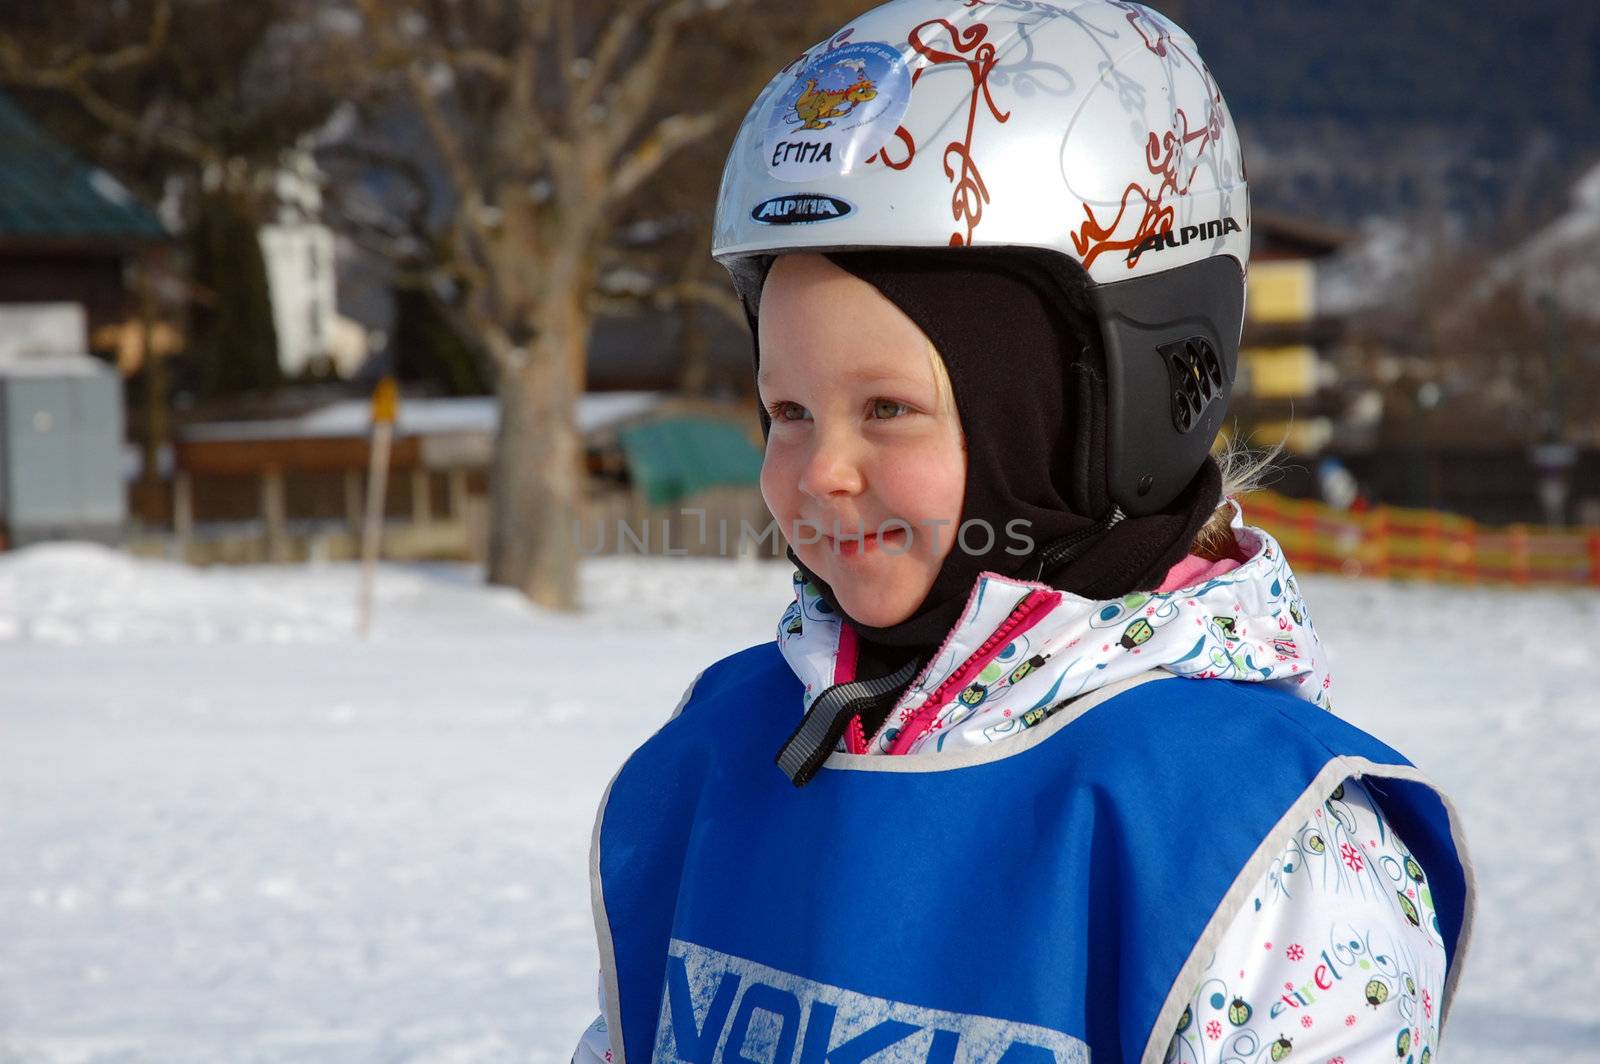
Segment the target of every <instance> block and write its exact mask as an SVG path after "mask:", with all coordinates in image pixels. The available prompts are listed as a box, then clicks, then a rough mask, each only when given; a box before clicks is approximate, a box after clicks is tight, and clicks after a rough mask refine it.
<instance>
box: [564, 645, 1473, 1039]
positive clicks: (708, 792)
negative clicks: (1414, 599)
mask: <svg viewBox="0 0 1600 1064" xmlns="http://www.w3.org/2000/svg"><path fill="white" fill-rule="evenodd" d="M799 705H800V687H799V681H797V680H796V679H795V677H794V675H793V673H792V672H791V671H790V670H789V667H788V665H787V664H786V663H785V662H784V660H783V658H782V656H781V655H780V653H779V651H778V649H777V646H776V644H774V643H767V644H762V645H760V646H756V647H753V648H751V649H749V650H745V651H742V652H740V653H738V654H735V655H733V656H731V657H729V658H726V659H724V660H722V661H720V662H718V663H716V664H715V665H713V666H711V667H710V668H708V669H707V670H706V671H705V672H704V673H703V674H702V675H701V676H700V677H699V678H698V680H697V681H696V683H695V685H694V687H693V688H692V689H691V692H690V694H689V695H688V696H686V699H685V702H684V704H683V705H682V706H681V707H680V711H679V713H678V714H677V715H676V716H674V718H673V719H672V720H671V721H669V722H668V723H667V724H666V725H665V726H664V727H663V728H662V729H661V730H660V731H659V732H658V733H656V735H655V736H654V737H652V738H651V739H650V740H649V741H647V742H646V743H645V744H644V745H643V746H642V747H640V748H639V750H638V751H636V752H635V753H634V754H633V756H632V757H630V758H629V760H628V761H627V763H626V764H625V765H624V766H623V768H622V770H621V771H620V772H619V773H618V775H617V778H616V779H615V780H614V781H613V782H612V786H611V789H610V790H609V792H608V793H607V798H606V800H605V802H604V803H603V805H602V807H601V811H600V816H599V819H598V822H597V824H596V828H595V840H594V849H593V853H592V855H591V861H592V867H593V888H594V903H595V915H596V923H597V927H598V931H599V936H600V953H601V966H602V970H603V978H604V982H605V990H606V998H607V1002H606V1003H607V1016H606V1019H607V1022H608V1024H609V1026H610V1028H611V1040H612V1046H613V1049H614V1051H615V1052H616V1054H617V1055H618V1058H619V1059H618V1060H617V1061H615V1064H626V1062H629V1061H632V1062H634V1064H643V1062H645V1061H657V1062H664V1064H670V1062H677V1061H683V1062H687V1064H725V1062H726V1064H734V1062H749V1064H856V1062H858V1061H867V1060H870V1061H872V1062H873V1064H891V1062H893V1064H901V1062H907V1064H909V1062H913V1061H914V1062H916V1064H1052V1062H1054V1064H1082V1062H1088V1061H1091V1060H1092V1061H1093V1062H1094V1064H1110V1062H1120V1061H1142V1062H1146V1064H1149V1062H1156V1064H1159V1061H1160V1060H1161V1057H1162V1054H1163V1053H1164V1052H1165V1050H1166V1047H1167V1043H1168V1042H1169V1041H1170V1039H1171V1037H1172V1034H1173V1032H1174V1031H1175V1029H1176V1027H1177V1024H1178V1020H1179V1016H1180V1014H1181V1012H1182V1009H1183V1005H1184V999H1185V998H1186V996H1187V994H1188V993H1189V992H1190V991H1191V990H1192V989H1193V986H1194V984H1195V983H1196V982H1197V981H1198V979H1199V974H1200V970H1201V966H1202V965H1203V964H1204V963H1205V961H1206V960H1207V958H1206V957H1205V956H1201V955H1200V951H1199V950H1197V948H1196V944H1197V943H1198V942H1199V941H1200V940H1201V938H1202V936H1203V935H1204V934H1205V933H1206V931H1207V929H1208V928H1210V927H1213V926H1217V927H1224V926H1226V925H1227V924H1228V923H1229V922H1231V920H1232V918H1233V916H1234V915H1236V914H1237V912H1238V911H1239V908H1240V907H1241V906H1242V905H1244V904H1245V902H1246V900H1247V895H1248V892H1249V890H1250V888H1251V886H1252V885H1253V883H1254V882H1255V880H1256V879H1258V878H1259V876H1260V875H1261V874H1262V873H1263V872H1264V871H1265V869H1266V865H1267V862H1269V861H1270V860H1271V859H1272V858H1273V856H1274V854H1275V853H1276V852H1278V851H1279V850H1281V849H1282V846H1283V845H1284V843H1285V842H1286V840H1287V835H1288V833H1289V832H1291V831H1292V830H1293V829H1294V828H1295V827H1296V826H1298V824H1299V823H1301V822H1302V821H1303V820H1304V819H1305V818H1306V817H1308V816H1310V814H1311V811H1312V810H1313V809H1315V808H1316V807H1317V805H1318V804H1319V803H1320V802H1321V801H1322V800H1323V799H1324V798H1326V797H1327V795H1328V794H1330V793H1331V792H1332V791H1333V789H1334V788H1335V787H1336V786H1337V785H1338V784H1339V783H1340V782H1342V781H1343V780H1345V779H1348V778H1352V777H1361V776H1367V777H1380V778H1384V779H1385V780H1386V782H1385V784H1384V786H1383V793H1382V796H1381V798H1380V800H1381V803H1382V805H1383V811H1384V814H1385V816H1387V817H1388V819H1389V821H1390V823H1391V824H1392V825H1393V826H1394V828H1395V830H1396V831H1397V832H1398V833H1399V834H1400V835H1401V837H1403V838H1404V839H1406V841H1407V843H1408V844H1409V845H1410V846H1411V849H1412V852H1413V854H1414V855H1415V856H1416V858H1417V860H1418V861H1420V862H1421V863H1422V866H1423V867H1424V868H1425V869H1427V870H1428V875H1429V881H1430V885H1431V889H1432V892H1433V899H1434V903H1435V912H1436V917H1435V918H1436V920H1438V921H1440V926H1439V928H1438V930H1439V932H1440V935H1441V937H1442V939H1443V941H1444V943H1445V947H1446V951H1447V953H1448V956H1449V958H1450V962H1451V963H1450V972H1449V980H1448V982H1447V984H1446V995H1445V1002H1444V1007H1446V1008H1447V1007H1448V1003H1449V1000H1450V997H1451V994H1450V991H1451V990H1453V988H1454V986H1455V983H1456V980H1457V977H1458V975H1459V972H1458V971H1457V970H1456V968H1457V966H1456V964H1455V958H1456V955H1457V951H1458V949H1459V948H1460V944H1461V943H1460V940H1461V937H1462V930H1463V927H1464V925H1465V923H1466V919H1467V909H1468V905H1469V893H1470V891H1469V886H1468V882H1467V873H1466V870H1465V867H1464V863H1463V860H1462V858H1461V856H1460V854H1459V852H1458V844H1457V842H1456V840H1455V839H1454V837H1453V835H1452V830H1451V819H1450V812H1449V809H1448V807H1447V805H1446V804H1445V802H1444V800H1443V799H1442V797H1441V796H1440V795H1439V794H1438V793H1437V792H1436V791H1435V790H1434V789H1433V788H1432V786H1431V785H1429V784H1428V783H1427V782H1426V781H1425V780H1424V779H1423V778H1422V777H1421V775H1420V773H1418V772H1417V770H1416V769H1415V768H1413V767H1412V766H1411V765H1410V764H1409V763H1408V762H1407V761H1406V760H1405V759H1404V758H1403V757H1401V756H1400V755H1399V754H1398V753H1396V752H1395V751H1394V750H1392V749H1390V748H1389V747H1387V746H1385V745H1384V744H1383V743H1381V742H1379V741H1378V740H1376V739H1374V738H1372V737H1371V736H1369V735H1367V734H1365V733H1364V732H1362V731H1360V730H1359V729H1357V728H1354V727H1352V726H1351V725H1349V724H1347V723H1345V722H1343V721H1341V720H1339V719H1338V718H1337V717H1334V716H1333V715H1332V714H1330V713H1328V712H1327V711H1325V710H1321V709H1318V708H1316V707H1315V706H1313V705H1311V704H1310V703H1308V702H1304V701H1301V700H1299V699H1296V698H1294V697H1292V696H1290V695H1287V694H1283V693H1280V692H1276V691H1272V690H1267V689H1262V688H1259V687H1256V686H1254V685H1251V684H1248V683H1235V682H1230V681H1221V680H1202V681H1192V680H1182V679H1176V678H1168V679H1161V680H1157V681H1155V682H1135V684H1134V685H1132V686H1125V687H1121V688H1111V689H1106V690H1105V691H1102V692H1096V694H1095V695H1091V696H1088V697H1086V698H1084V699H1081V700H1079V702H1077V703H1074V704H1073V705H1071V706H1069V707H1068V708H1066V709H1064V710H1062V711H1060V712H1058V713H1057V714H1056V715H1055V716H1053V717H1051V718H1049V719H1048V720H1046V721H1045V722H1044V723H1042V724H1040V725H1038V726H1036V727H1035V728H1033V729H1031V730H1029V731H1028V732H1026V733H1024V734H1023V735H1021V736H1017V737H1015V738H1009V739H1006V740H1004V741H1002V742H998V743H994V744H992V745H989V746H986V747H981V748H974V749H972V750H970V751H966V750H964V751H958V752H951V753H943V754H940V755H938V756H929V757H884V756H877V757H873V756H852V755H848V754H835V755H833V756H832V757H830V758H829V759H828V761H827V762H826V764H825V765H824V766H823V769H822V771H821V772H819V773H818V775H817V777H816V778H815V779H814V780H813V781H812V782H811V783H810V784H809V785H808V786H807V787H805V788H804V789H797V788H795V787H794V786H793V785H791V784H790V782H789V780H788V779H787V778H786V777H785V776H784V774H783V773H782V772H781V771H780V770H779V769H778V768H777V766H776V765H774V764H773V755H774V753H775V752H776V751H777V749H778V747H779V745H780V744H781V743H782V742H783V740H784V738H785V737H786V736H787V735H788V734H789V732H790V731H791V730H792V729H793V727H794V723H795V712H796V707H798V706H799ZM1219 775H1220V776H1223V777H1225V778H1226V780H1227V785H1226V786H1218V785H1217V779H1218V777H1219ZM884 810H893V811H896V812H897V813H898V817H897V818H896V822H895V825H894V827H893V828H892V829H891V830H888V831H885V830H884V829H883V827H882V820H881V814H882V812H883V811H884ZM1197 827H1199V828H1200V829H1201V830H1196V828H1197ZM934 912H937V913H941V914H949V915H954V916H957V917H958V918H957V919H950V920H943V921H938V922H934V921H926V920H923V919H921V917H923V916H925V915H926V914H928V913H934ZM989 914H993V919H989V918H988V916H989ZM935 923H937V926H934V925H935Z"/></svg>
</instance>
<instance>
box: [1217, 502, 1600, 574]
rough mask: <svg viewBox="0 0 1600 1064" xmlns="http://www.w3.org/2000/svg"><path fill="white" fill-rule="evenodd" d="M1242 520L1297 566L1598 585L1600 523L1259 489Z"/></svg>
mask: <svg viewBox="0 0 1600 1064" xmlns="http://www.w3.org/2000/svg"><path fill="white" fill-rule="evenodd" d="M1241 502H1242V504H1243V506H1244V510H1245V519H1246V520H1247V521H1248V522H1249V523H1250V524H1254V525H1260V526H1261V527H1262V528H1265V529H1266V530H1267V531H1268V532H1271V533H1272V535H1273V536H1274V537H1276V538H1277V540H1278V542H1279V543H1281V544H1283V549H1284V552H1285V553H1286V554H1287V555H1288V556H1289V560H1290V562H1291V563H1292V564H1293V565H1294V567H1295V568H1296V569H1299V570H1302V571H1307V572H1335V573H1343V574H1345V575H1347V576H1375V577H1395V578H1398V579H1402V580H1430V581H1438V582H1441V583H1452V584H1519V585H1525V586H1526V585H1534V584H1540V585H1547V586H1551V585H1554V586H1568V587H1572V586H1587V587H1596V588H1600V528H1586V529H1579V528H1566V529H1562V528H1546V527H1544V526H1542V525H1506V526H1492V525H1480V524H1478V523H1477V522H1476V521H1473V520H1472V519H1471V518H1468V517H1461V516H1459V515H1456V514H1448V513H1443V512H1441V511H1438V510H1409V509H1402V508H1400V507H1397V506H1376V507H1373V508H1371V509H1369V510H1365V511H1354V510H1336V509H1334V508H1333V507H1331V506H1325V505H1323V504H1322V503H1319V502H1311V501H1306V500H1301V499H1290V498H1287V497H1285V496H1283V495H1279V494H1277V493H1276V492H1270V491H1258V492H1255V493H1253V494H1251V495H1249V496H1246V497H1245V498H1244V499H1243V500H1241Z"/></svg>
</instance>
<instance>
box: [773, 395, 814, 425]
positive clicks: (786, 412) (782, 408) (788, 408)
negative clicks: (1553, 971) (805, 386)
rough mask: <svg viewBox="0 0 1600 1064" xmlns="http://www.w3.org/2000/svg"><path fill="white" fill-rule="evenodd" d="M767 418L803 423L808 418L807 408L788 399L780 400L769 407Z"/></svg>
mask: <svg viewBox="0 0 1600 1064" xmlns="http://www.w3.org/2000/svg"><path fill="white" fill-rule="evenodd" d="M767 416H768V417H770V418H772V420H774V421H801V420H804V418H805V417H806V408H805V407H803V406H801V405H800V404H799V403H791V402H789V401H788V400H786V399H784V400H779V401H778V402H776V403H773V404H772V405H771V406H769V407H767Z"/></svg>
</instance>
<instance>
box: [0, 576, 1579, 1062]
mask: <svg viewBox="0 0 1600 1064" xmlns="http://www.w3.org/2000/svg"><path fill="white" fill-rule="evenodd" d="M583 579H584V599H585V604H586V608H585V611H584V613H583V614H582V615H580V616H578V617H575V618H568V617H555V616H551V615H548V614H544V613H542V612H540V611H538V610H536V609H534V608H532V607H530V606H528V605H526V604H525V603H524V602H523V601H521V600H520V599H519V598H518V597H516V596H514V595H511V594H508V593H504V592H499V591H493V590H488V589H485V588H482V587H480V586H478V585H477V584H476V580H475V574H474V573H473V572H472V571H470V570H468V569H466V568H462V567H453V566H393V567H388V568H386V569H384V570H383V572H382V574H381V578H380V582H379V603H378V612H377V630H376V633H375V636H374V638H372V639H371V640H370V641H365V642H363V641H359V640H356V639H354V638H353V637H352V636H351V635H350V634H349V633H350V630H351V627H352V616H353V602H354V587H355V573H354V570H353V569H352V568H349V567H346V566H326V567H315V568H282V569H268V568H255V569H229V570H220V569H219V570H208V571H200V570H193V569H187V568H183V567H179V566H174V565H168V564H163V563H158V562H148V561H134V560H131V559H129V558H126V557H124V556H122V555H120V554H116V553H112V552H110V551H106V550H103V549H100V548H95V547H88V546H81V545H57V546H46V547H38V548H33V549H30V550H26V551H22V552H19V553H16V554H11V555H0V1062H13V1061H43V1062H52V1064H65V1062H88V1061H159V1062H163V1064H166V1062H174V1064H181V1062H189V1061H194V1062H199V1061H205V1062H215V1061H396V1062H399V1061H439V1062H475V1061H500V1060H508V1061H509V1060H517V1061H528V1060H532V1061H536V1062H551V1064H561V1062H564V1061H565V1060H566V1057H567V1054H568V1053H569V1052H570V1051H571V1048H572V1045H573V1042H574V1041H575V1039H576V1037H577V1035H578V1033H579V1031H580V1030H581V1029H582V1027H583V1026H584V1025H585V1024H586V1023H587V1022H588V1020H589V1019H590V1018H591V1017H592V1016H593V1013H594V972H595V964H596V962H595V952H594V944H593V931H592V928H591V925H590V917H589V905H588V884H587V874H586V868H585V855H586V851H587V848H588V841H589V832H590V828H591V825H592V818H593V813H594V808H595V805H596V803H597V801H598V799H599V797H600V793H601V791H602V789H603V788H604V786H605V784H606V782H607V780H608V779H609V778H610V776H611V773H612V772H613V771H614V769H615V768H616V766H617V764H618V763H619V762H620V761H621V759H622V758H623V757H624V756H625V755H626V753H627V752H628V751H629V750H630V749H631V748H632V747H633V746H634V745H636V744H637V743H638V742H639V741H640V740H641V739H642V738H644V737H645V736H646V735H647V734H649V733H650V732H651V731H652V730H653V729H654V728H655V727H656V726H657V724H658V723H659V722H660V721H661V720H662V719H663V718H664V717H665V715H666V714H667V713H668V712H670V710H671V709H672V707H673V706H674V705H675V704H676V702H677V700H678V697H679V695H680V694H681V693H682V690H683V687H684V685H685V684H686V683H687V682H688V681H689V679H690V678H691V677H693V675H694V674H695V672H696V671H698V669H699V668H700V667H702V666H703V665H705V664H706V663H708V662H710V661H712V660H714V659H715V658H717V657H720V656H722V655H724V654H726V653H729V652H731V651H733V650H736V649H739V648H741V647H743V646H747V645H749V644H751V643H753V642H758V641H761V640H764V639H766V638H768V637H769V636H770V632H771V628H772V625H773V623H774V622H775V620H776V618H777V615H778V613H779V612H781V610H782V608H783V605H784V604H785V603H786V601H787V598H788V581H789V573H788V569H787V568H786V567H785V566H783V565H781V564H773V565H761V566H752V567H741V566H739V565H738V564H736V563H732V562H718V561H705V562H702V561H689V560H667V561H660V560H655V561H647V560H643V559H638V558H623V559H606V560H596V561H591V562H590V563H588V564H587V565H586V567H585V570H584V574H583ZM1304 583H1305V586H1306V594H1307V599H1308V601H1309V602H1310V604H1311V606H1312V609H1313V612H1314V615H1315V617H1316V619H1317V622H1318V627H1319V630H1320V631H1321V632H1322V634H1323V635H1324V637H1325V638H1326V639H1327V640H1328V642H1329V644H1330V645H1331V647H1332V649H1333V652H1334V655H1335V687H1334V693H1335V695H1336V705H1337V707H1338V710H1339V712H1341V713H1342V714H1344V715H1345V716H1347V717H1349V718H1351V719H1353V720H1354V721H1355V722H1356V723H1358V724H1360V725H1361V726H1363V727H1365V728H1367V729H1369V730H1371V731H1373V732H1375V733H1377V734H1378V735H1380V736H1382V737H1384V738H1386V739H1388V740H1389V741H1390V742H1391V743H1393V744H1394V745H1396V746H1398V747H1399V748H1401V749H1402V750H1404V751H1406V752H1407V753H1408V754H1410V756H1411V757H1412V758H1413V759H1415V760H1416V761H1418V762H1419V763H1420V764H1422V765H1423V766H1424V768H1426V769H1427V770H1428V771H1430V772H1431V773H1432V774H1433V775H1434V776H1435V778H1437V779H1438V780H1439V781H1440V782H1441V783H1442V784H1443V785H1444V786H1445V787H1446V788H1447V789H1448V790H1449V791H1451V792H1452V793H1453V794H1454V796H1455V797H1456V800H1457V803H1458V805H1459V806H1460V810H1461V812H1462V814H1463V816H1464V818H1465V820H1466V826H1467V830H1468V832H1469V839H1470V842H1471V843H1472V845H1473V851H1474V856H1475V858H1476V860H1477V866H1478V876H1479V884H1480V889H1481V892H1482V893H1481V908H1480V912H1479V924H1478V931H1477V937H1476V940H1475V942H1474V945H1473V949H1472V956H1471V960H1470V962H1469V970H1468V973H1467V975H1466V978H1465V982H1464V984H1463V987H1462V993H1461V996H1460V999H1459V1000H1458V1002H1457V1004H1456V1012H1455V1016H1454V1018H1453V1020H1452V1023H1451V1028H1450V1030H1449V1031H1448V1032H1447V1036H1446V1044H1445V1053H1444V1056H1443V1057H1442V1058H1441V1059H1442V1060H1443V1061H1444V1062H1445V1064H1453V1062H1462V1064H1467V1062H1476V1064H1488V1062H1491V1061H1494V1062H1499V1061H1508V1060H1516V1061H1523V1060H1550V1059H1560V1060H1562V1061H1575V1060H1600V1020H1597V1019H1596V1008H1595V1005H1594V1000H1595V998H1594V993H1595V991H1594V988H1595V986H1596V981H1597V980H1596V977H1597V976H1600V963H1597V961H1596V958H1597V957H1600V917H1597V916H1596V909H1595V902H1594V897H1595V893H1594V886H1593V883H1594V881H1593V879H1592V878H1591V877H1592V874H1593V873H1592V870H1593V868H1594V867H1595V866H1596V864H1597V863H1600V818H1597V817H1596V816H1595V815H1594V812H1593V805H1594V803H1593V799H1592V795H1593V786H1592V784H1593V778H1594V765H1595V764H1596V763H1597V762H1600V697H1597V695H1596V693H1595V674H1596V672H1597V671H1600V639H1597V636H1596V633H1597V632H1600V595H1596V594H1593V593H1584V592H1568V593H1556V592H1531V593H1514V592H1502V591H1489V590H1479V591H1462V590H1450V589H1443V588H1427V587H1415V586H1402V585H1384V584H1377V583H1362V582H1349V581H1342V580H1336V579H1317V578H1314V577H1313V578H1307V579H1306V580H1305V581H1304ZM707 604H712V606H713V608H706V606H707ZM1586 868H1587V869H1590V870H1591V871H1590V872H1587V873H1586V872H1584V871H1583V870H1584V869H1586Z"/></svg>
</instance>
